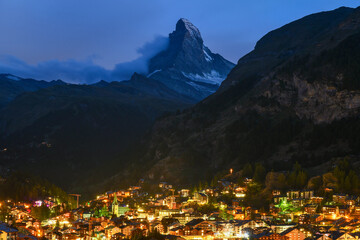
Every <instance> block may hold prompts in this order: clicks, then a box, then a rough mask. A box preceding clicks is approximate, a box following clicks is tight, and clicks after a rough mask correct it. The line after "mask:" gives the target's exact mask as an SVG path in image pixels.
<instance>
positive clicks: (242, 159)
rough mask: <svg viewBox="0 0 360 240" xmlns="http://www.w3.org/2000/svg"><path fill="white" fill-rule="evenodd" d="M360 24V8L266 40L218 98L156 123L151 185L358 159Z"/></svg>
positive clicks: (307, 21)
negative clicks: (250, 166) (259, 165)
mask: <svg viewBox="0 0 360 240" xmlns="http://www.w3.org/2000/svg"><path fill="white" fill-rule="evenodd" d="M359 20H360V9H349V8H340V9H336V10H334V11H330V12H324V13H319V14H313V15H310V16H307V17H305V18H303V19H300V20H298V21H295V22H293V23H290V24H288V25H286V26H284V27H282V28H279V29H277V30H274V31H272V32H270V33H268V34H267V35H266V36H264V37H263V38H262V39H261V40H260V41H259V42H258V43H257V45H256V47H255V49H254V51H252V52H251V53H249V54H248V55H246V56H245V57H243V58H242V59H240V60H239V62H238V65H237V66H236V67H235V68H234V69H233V70H232V72H231V73H230V74H229V76H228V78H227V79H226V80H225V81H224V82H223V85H222V87H221V89H220V91H218V92H217V93H215V94H214V95H212V96H210V97H208V98H207V99H205V100H203V101H202V102H200V103H199V104H197V105H196V106H194V107H193V108H191V109H188V110H186V111H184V112H183V113H181V114H177V115H174V116H170V117H168V118H164V119H162V120H161V121H158V122H157V123H156V125H155V127H154V128H153V132H152V135H151V140H150V143H149V146H148V148H147V151H146V154H145V157H143V158H142V160H141V163H142V164H148V165H146V166H147V168H150V167H151V170H149V171H147V177H149V178H151V179H167V180H171V181H174V182H178V183H187V182H194V181H197V180H199V179H204V178H210V177H211V176H212V175H213V174H214V173H216V172H218V171H220V170H224V169H226V168H230V167H235V168H236V167H240V166H241V165H242V164H244V163H246V162H253V161H261V162H264V163H265V164H267V165H269V167H272V168H281V166H283V165H287V163H289V162H290V163H292V162H294V161H299V162H300V163H302V164H304V165H306V166H314V165H317V164H320V163H322V162H323V161H327V160H329V159H330V158H331V157H336V156H344V155H347V154H359V149H360V145H359V144H360V137H359V136H358V135H357V134H355V133H354V132H353V131H358V130H359V129H360V121H359V107H360V101H359V97H360V91H359V89H358V87H357V86H358V84H359V80H360V79H359V75H358V68H355V69H353V68H354V67H356V66H357V65H358V63H359V61H360V60H359V58H358V57H357V56H359V55H358V54H359V53H358V52H359V48H358V46H359V44H358V42H357V41H358V34H359V30H360V21H359ZM351 129H353V131H352V130H351ZM290 165H291V164H290Z"/></svg>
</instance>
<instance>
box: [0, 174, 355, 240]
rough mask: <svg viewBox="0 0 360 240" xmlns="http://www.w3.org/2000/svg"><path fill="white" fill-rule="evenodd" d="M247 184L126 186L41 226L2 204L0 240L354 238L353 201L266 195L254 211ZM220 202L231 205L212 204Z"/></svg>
mask: <svg viewBox="0 0 360 240" xmlns="http://www.w3.org/2000/svg"><path fill="white" fill-rule="evenodd" d="M250 183H251V179H247V180H246V181H245V184H244V185H239V184H237V183H234V182H231V181H229V180H219V182H218V184H217V185H216V186H213V187H206V188H204V189H201V190H200V191H196V192H192V191H191V190H190V189H179V190H177V191H176V190H175V189H174V188H173V186H172V185H171V184H168V183H166V182H161V183H159V185H158V187H159V188H158V189H159V191H158V192H156V193H153V194H150V193H148V192H146V191H145V190H144V189H143V188H142V187H141V185H140V186H131V187H129V188H128V189H124V190H119V191H114V192H106V193H104V194H102V195H99V196H97V198H96V199H94V200H91V201H89V202H87V203H86V204H84V205H83V206H80V207H79V208H77V209H73V210H71V211H68V212H63V213H61V214H60V215H58V216H56V217H54V218H50V219H46V220H43V221H39V220H37V219H35V218H34V217H33V216H32V215H31V213H30V211H29V207H28V205H29V204H30V203H14V202H9V203H7V206H8V208H9V212H8V216H7V217H6V220H5V222H3V223H1V225H0V233H1V235H0V238H1V239H40V238H42V237H45V238H46V239H131V238H133V237H134V236H146V235H149V234H150V235H151V234H155V233H157V232H158V233H160V234H162V235H163V236H164V238H165V239H260V240H304V239H314V240H328V239H329V240H330V239H333V240H337V239H339V240H357V239H358V237H359V235H360V234H359V232H360V204H359V201H360V199H359V197H358V196H351V195H346V194H338V193H332V201H329V202H325V200H324V198H323V197H320V196H316V195H315V193H314V191H313V190H308V189H302V190H297V189H292V190H288V191H286V192H281V191H280V190H273V191H272V192H271V194H272V202H271V203H270V205H269V209H268V210H265V209H256V208H252V207H250V206H244V205H243V200H244V198H245V197H246V192H247V186H248V184H250ZM224 196H232V198H231V201H230V202H229V201H225V200H219V201H217V202H216V203H215V202H213V200H214V199H226V198H224ZM201 207H203V208H205V209H206V208H208V210H201V209H200V208H201ZM50 208H51V207H50Z"/></svg>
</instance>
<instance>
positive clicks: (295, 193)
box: [286, 190, 300, 200]
mask: <svg viewBox="0 0 360 240" xmlns="http://www.w3.org/2000/svg"><path fill="white" fill-rule="evenodd" d="M286 196H287V199H290V200H291V199H294V198H299V197H300V190H289V191H287V192H286Z"/></svg>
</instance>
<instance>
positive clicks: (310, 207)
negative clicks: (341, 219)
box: [304, 204, 318, 214]
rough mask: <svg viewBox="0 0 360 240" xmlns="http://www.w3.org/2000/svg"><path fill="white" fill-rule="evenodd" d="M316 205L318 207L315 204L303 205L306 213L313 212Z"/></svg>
mask: <svg viewBox="0 0 360 240" xmlns="http://www.w3.org/2000/svg"><path fill="white" fill-rule="evenodd" d="M317 207H318V205H316V204H306V205H305V207H304V211H305V212H306V213H307V214H315V213H316V209H317Z"/></svg>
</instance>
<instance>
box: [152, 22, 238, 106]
mask: <svg viewBox="0 0 360 240" xmlns="http://www.w3.org/2000/svg"><path fill="white" fill-rule="evenodd" d="M169 42H170V43H169V46H168V48H167V49H166V50H165V51H162V52H160V53H159V54H157V55H156V56H154V57H153V58H152V59H150V61H149V75H148V76H149V77H151V78H153V79H156V80H158V81H161V82H162V83H163V84H165V85H166V86H167V87H169V88H171V89H173V90H175V91H177V92H179V93H181V94H183V95H186V96H189V97H191V98H193V99H195V100H197V101H198V100H201V99H203V98H205V97H207V96H208V95H210V94H212V93H214V92H215V91H216V90H217V88H218V87H219V85H220V84H221V82H222V81H223V80H224V79H225V78H226V76H227V74H228V73H229V72H230V70H231V69H232V68H233V67H234V66H235V65H234V64H233V63H231V62H229V61H228V60H226V59H225V58H223V57H222V56H220V55H219V54H215V53H213V52H211V50H210V49H209V48H208V47H206V46H205V45H204V41H203V39H202V37H201V34H200V31H199V29H198V28H197V27H195V26H194V25H193V24H192V23H191V22H190V21H189V20H187V19H184V18H181V19H180V20H179V21H178V22H177V23H176V28H175V31H173V32H172V33H170V34H169Z"/></svg>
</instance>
